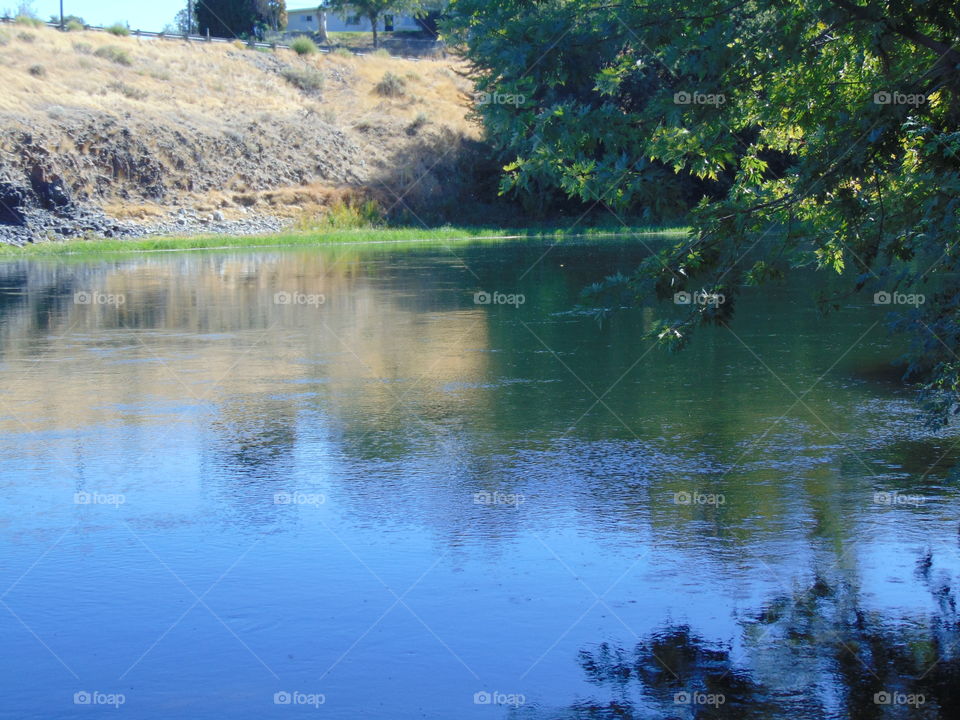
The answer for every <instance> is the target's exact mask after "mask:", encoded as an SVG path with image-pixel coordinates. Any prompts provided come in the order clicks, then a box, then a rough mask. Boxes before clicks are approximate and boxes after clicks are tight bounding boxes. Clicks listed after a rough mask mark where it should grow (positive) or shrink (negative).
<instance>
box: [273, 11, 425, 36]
mask: <svg viewBox="0 0 960 720" xmlns="http://www.w3.org/2000/svg"><path fill="white" fill-rule="evenodd" d="M324 21H326V24H327V32H351V31H352V32H370V31H371V30H372V27H371V26H370V20H369V19H368V18H366V17H364V16H362V15H360V14H359V13H357V14H353V15H348V16H346V17H343V16H341V15H340V14H338V13H335V12H332V11H331V10H328V9H324V8H323V6H322V5H317V6H315V7H312V8H301V9H299V10H287V32H306V33H315V32H319V31H320V25H321V23H323V22H324ZM420 29H421V28H420V24H419V23H418V22H417V20H416V18H415V17H413V16H412V15H401V14H386V15H382V16H381V17H380V22H379V23H378V26H377V30H378V31H380V32H383V31H386V32H392V31H394V30H400V31H403V30H411V31H417V30H420Z"/></svg>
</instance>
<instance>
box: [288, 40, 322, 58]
mask: <svg viewBox="0 0 960 720" xmlns="http://www.w3.org/2000/svg"><path fill="white" fill-rule="evenodd" d="M290 49H291V50H293V51H294V52H295V53H297V55H313V54H314V53H316V52H317V51H318V50H319V48H317V44H316V43H315V42H314V41H313V40H311V39H310V38H308V37H307V36H306V35H300V36H298V37H295V38H294V39H293V42H291V43H290Z"/></svg>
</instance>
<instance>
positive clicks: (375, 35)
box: [370, 13, 380, 50]
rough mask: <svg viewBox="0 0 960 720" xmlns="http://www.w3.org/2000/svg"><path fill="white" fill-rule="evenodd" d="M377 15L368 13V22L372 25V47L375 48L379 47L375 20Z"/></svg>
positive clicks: (377, 18)
mask: <svg viewBox="0 0 960 720" xmlns="http://www.w3.org/2000/svg"><path fill="white" fill-rule="evenodd" d="M379 19H380V18H379V16H378V15H377V14H376V13H370V24H371V25H372V26H373V49H374V50H376V49H377V48H378V47H380V44H379V41H378V40H377V21H378V20H379Z"/></svg>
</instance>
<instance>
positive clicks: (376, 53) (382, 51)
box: [370, 48, 390, 58]
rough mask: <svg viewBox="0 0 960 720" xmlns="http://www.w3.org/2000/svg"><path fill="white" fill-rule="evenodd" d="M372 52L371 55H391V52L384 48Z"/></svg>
mask: <svg viewBox="0 0 960 720" xmlns="http://www.w3.org/2000/svg"><path fill="white" fill-rule="evenodd" d="M370 54H371V55H374V56H375V57H386V58H388V57H390V53H388V52H387V51H386V50H384V49H383V48H377V49H376V50H374V51H373V52H372V53H370Z"/></svg>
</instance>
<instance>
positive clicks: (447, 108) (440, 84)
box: [0, 27, 476, 135]
mask: <svg viewBox="0 0 960 720" xmlns="http://www.w3.org/2000/svg"><path fill="white" fill-rule="evenodd" d="M30 34H31V35H33V36H35V37H34V41H33V42H31V43H30V44H29V45H27V44H26V41H23V40H21V41H20V42H18V41H17V40H13V41H12V42H7V43H6V44H2V43H0V67H3V68H4V73H3V74H4V92H3V93H0V114H10V115H14V116H19V117H29V116H30V114H31V113H36V112H45V110H46V108H48V107H49V106H52V105H55V106H60V107H63V108H79V109H89V110H95V111H98V112H104V111H106V112H113V113H117V114H121V113H123V112H128V111H135V112H137V113H139V114H141V115H142V114H143V113H145V112H146V113H152V114H154V115H156V116H158V117H167V118H169V117H170V116H171V115H173V116H176V117H185V118H188V119H190V120H191V121H193V122H195V123H197V124H198V125H199V126H205V127H210V128H213V127H216V126H221V125H222V124H223V122H224V120H225V119H234V120H236V119H243V118H249V117H250V116H251V115H252V114H253V113H256V114H257V115H263V114H267V115H269V114H272V113H278V114H282V115H286V116H289V115H293V114H296V113H302V112H303V111H304V109H309V108H310V105H311V103H310V101H308V100H307V99H305V98H304V95H303V93H302V92H301V91H300V90H299V89H297V88H296V87H294V86H293V85H291V84H290V83H289V82H287V81H286V80H284V78H283V77H282V76H281V75H279V74H278V73H275V72H268V71H265V70H261V69H259V68H258V67H257V66H256V65H254V64H253V63H252V62H251V61H250V59H249V58H248V57H247V56H248V55H250V54H252V53H253V52H255V51H252V50H248V49H243V50H240V49H238V48H236V47H234V46H233V45H227V44H220V43H212V44H210V45H207V44H205V43H185V42H179V41H177V42H174V41H170V40H156V39H147V38H141V39H138V38H136V37H117V36H114V35H110V34H108V33H97V32H71V33H69V34H67V33H61V32H58V31H56V30H53V29H50V28H45V27H44V28H37V29H31V31H30ZM7 37H8V38H9V36H7ZM9 39H12V38H9ZM75 46H76V47H75ZM104 48H107V49H104ZM117 50H119V51H123V52H124V53H125V54H126V56H128V57H129V59H130V65H129V66H124V65H122V64H118V63H117V62H116V61H112V60H111V59H110V57H97V53H98V52H99V53H100V54H101V55H109V56H112V57H116V55H115V51H117ZM276 57H277V58H279V59H281V60H283V61H284V62H286V63H288V64H289V65H291V66H293V67H295V68H300V69H301V70H307V71H309V70H311V69H312V70H316V71H318V72H321V73H323V74H324V75H325V76H326V78H327V83H326V87H325V92H324V100H323V104H322V107H317V108H313V109H314V110H315V111H317V112H319V111H320V110H322V109H330V108H332V109H334V110H335V112H336V117H337V119H338V121H339V122H340V123H341V124H342V125H343V126H344V127H345V128H350V127H353V126H355V125H356V124H358V123H360V122H373V123H375V124H376V123H378V122H380V121H386V120H388V119H396V120H399V121H401V122H403V123H404V125H409V124H410V123H411V122H413V121H414V120H415V119H416V117H417V116H418V115H419V114H421V113H426V114H428V115H429V116H430V118H431V119H432V120H433V121H434V122H439V123H443V124H444V125H447V126H448V127H450V128H451V129H453V130H456V131H463V132H466V133H468V134H470V135H475V134H476V128H475V127H474V125H473V124H472V123H470V122H469V121H468V120H467V119H466V113H467V107H466V103H465V97H466V96H467V94H468V93H469V86H468V83H467V82H466V81H465V80H464V79H463V78H461V77H459V76H458V75H457V74H456V73H455V72H454V67H455V66H454V64H453V63H452V62H451V61H441V60H421V61H412V60H397V59H393V58H387V57H378V56H366V57H345V56H343V55H339V54H317V55H311V56H308V57H299V56H297V55H296V53H294V52H293V51H290V50H279V51H277V52H276ZM267 59H268V58H267ZM36 65H42V66H43V67H45V68H46V69H47V71H48V72H47V77H46V78H43V79H38V78H36V77H33V76H31V75H30V73H29V68H31V67H33V66H36ZM387 72H392V73H394V74H395V75H397V76H400V77H403V78H405V81H406V86H407V94H406V95H405V96H404V97H403V98H400V99H389V100H387V99H384V98H383V97H380V96H379V95H377V94H376V92H375V90H374V88H375V86H376V85H377V83H379V82H380V81H381V80H382V78H383V76H384V75H385V74H386V73H387ZM111 83H123V85H124V86H126V87H129V88H133V89H134V90H135V92H134V93H132V95H133V96H134V98H123V97H117V95H116V94H110V96H109V97H105V96H104V94H103V90H104V88H105V87H107V86H108V85H110V84H111ZM141 97H147V98H149V101H147V102H143V101H142V100H140V99H139V98H141ZM127 101H129V102H130V103H131V104H130V105H129V106H128V105H127Z"/></svg>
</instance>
